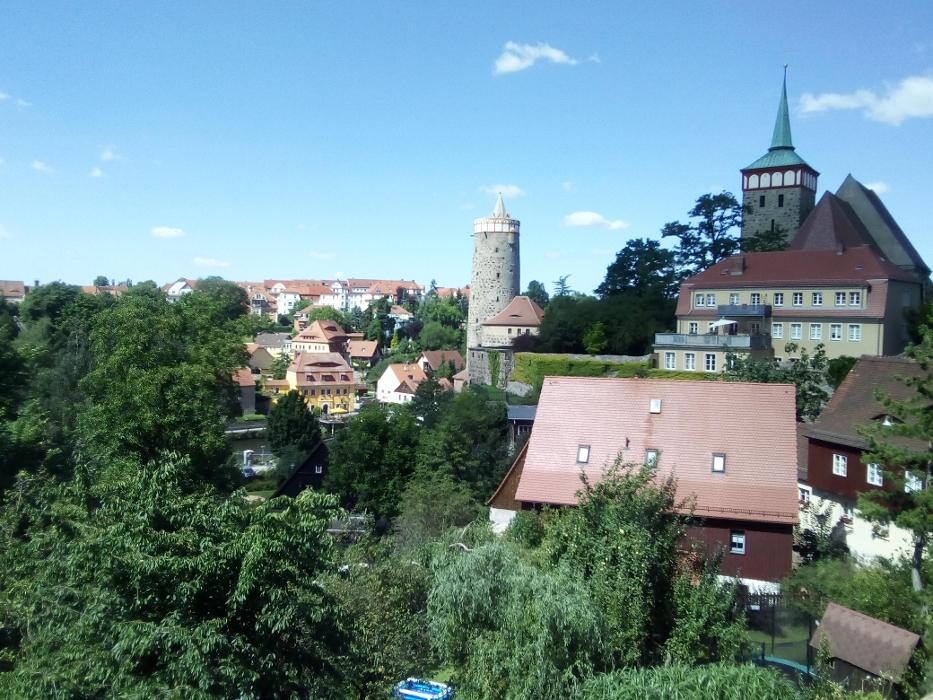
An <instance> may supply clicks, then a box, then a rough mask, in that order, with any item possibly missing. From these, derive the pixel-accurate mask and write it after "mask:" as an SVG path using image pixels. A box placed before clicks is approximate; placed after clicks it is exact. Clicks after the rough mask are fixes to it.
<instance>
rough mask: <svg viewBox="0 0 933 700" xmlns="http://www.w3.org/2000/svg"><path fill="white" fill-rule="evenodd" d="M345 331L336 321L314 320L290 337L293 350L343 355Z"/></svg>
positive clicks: (345, 348) (345, 339)
mask: <svg viewBox="0 0 933 700" xmlns="http://www.w3.org/2000/svg"><path fill="white" fill-rule="evenodd" d="M347 340H348V338H347V332H346V331H345V330H343V328H342V327H341V326H340V324H338V323H337V322H336V321H314V322H313V323H311V325H309V326H308V327H307V328H305V329H304V330H303V331H301V333H299V334H298V335H296V336H295V337H294V338H292V349H293V351H294V352H331V353H337V354H339V355H345V354H346V351H347Z"/></svg>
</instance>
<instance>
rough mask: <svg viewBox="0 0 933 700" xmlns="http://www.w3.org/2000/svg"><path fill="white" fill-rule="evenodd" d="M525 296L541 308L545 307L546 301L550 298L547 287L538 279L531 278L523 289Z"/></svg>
mask: <svg viewBox="0 0 933 700" xmlns="http://www.w3.org/2000/svg"><path fill="white" fill-rule="evenodd" d="M525 296H526V297H528V298H529V299H531V300H532V301H533V302H534V303H536V304H537V305H538V306H540V307H541V308H542V309H544V308H547V303H548V301H549V300H550V297H549V296H548V293H547V288H546V287H545V286H544V285H543V284H542V283H541V282H539V281H538V280H531V282H529V283H528V289H526V290H525Z"/></svg>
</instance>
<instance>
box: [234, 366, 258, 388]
mask: <svg viewBox="0 0 933 700" xmlns="http://www.w3.org/2000/svg"><path fill="white" fill-rule="evenodd" d="M233 381H234V382H235V383H236V384H237V385H238V386H242V387H247V386H256V377H254V376H253V373H252V372H250V369H249V367H240V369H238V370H237V371H236V372H234V373H233Z"/></svg>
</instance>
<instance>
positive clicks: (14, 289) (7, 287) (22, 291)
mask: <svg viewBox="0 0 933 700" xmlns="http://www.w3.org/2000/svg"><path fill="white" fill-rule="evenodd" d="M25 295H26V285H24V284H23V283H22V282H20V281H19V280H0V298H14V299H19V298H21V297H23V296H25Z"/></svg>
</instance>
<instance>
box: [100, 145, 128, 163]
mask: <svg viewBox="0 0 933 700" xmlns="http://www.w3.org/2000/svg"><path fill="white" fill-rule="evenodd" d="M100 159H101V160H102V161H104V162H105V163H107V162H110V161H114V160H123V156H121V155H120V154H119V153H117V149H116V147H114V146H104V148H103V150H101V152H100Z"/></svg>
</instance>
